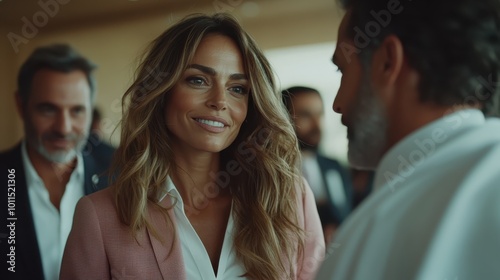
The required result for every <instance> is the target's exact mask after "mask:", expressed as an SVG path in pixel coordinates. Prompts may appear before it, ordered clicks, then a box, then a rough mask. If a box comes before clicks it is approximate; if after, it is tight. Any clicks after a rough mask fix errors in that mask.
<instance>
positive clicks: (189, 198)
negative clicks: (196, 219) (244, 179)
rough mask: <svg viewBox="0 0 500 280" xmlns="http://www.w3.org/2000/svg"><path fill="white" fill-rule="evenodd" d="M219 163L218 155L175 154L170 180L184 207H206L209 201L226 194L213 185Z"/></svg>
mask: <svg viewBox="0 0 500 280" xmlns="http://www.w3.org/2000/svg"><path fill="white" fill-rule="evenodd" d="M174 153H175V152H174ZM219 161H220V154H219V153H208V152H200V153H190V154H186V153H181V152H178V153H176V155H175V165H176V167H175V168H174V170H173V172H172V174H171V178H172V182H173V183H174V184H175V186H176V188H177V190H178V191H179V193H180V195H181V197H182V200H183V202H184V205H185V207H187V208H190V207H193V208H194V209H198V208H200V207H206V206H207V205H208V204H209V203H210V201H213V200H216V199H217V198H218V197H220V196H221V195H224V194H226V193H225V192H223V190H222V189H220V188H218V187H217V185H216V183H215V178H216V174H217V171H218V170H219Z"/></svg>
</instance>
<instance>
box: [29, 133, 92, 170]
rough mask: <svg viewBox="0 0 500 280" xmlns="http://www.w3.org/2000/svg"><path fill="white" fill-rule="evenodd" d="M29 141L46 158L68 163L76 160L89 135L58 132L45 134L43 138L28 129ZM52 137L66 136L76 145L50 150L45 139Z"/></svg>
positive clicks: (55, 161)
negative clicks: (60, 133) (64, 148)
mask: <svg viewBox="0 0 500 280" xmlns="http://www.w3.org/2000/svg"><path fill="white" fill-rule="evenodd" d="M26 136H27V141H28V142H29V143H30V144H31V147H32V148H33V149H35V150H36V151H37V152H38V153H39V154H40V155H41V156H43V157H44V158H45V159H46V160H48V161H50V162H54V163H61V164H66V163H69V162H70V161H72V160H74V159H75V157H76V155H77V154H78V152H80V151H81V150H82V149H83V147H84V146H85V144H86V142H87V141H86V139H87V137H86V136H85V135H77V134H74V133H73V134H69V135H65V136H63V135H59V134H58V133H54V132H52V133H49V134H46V135H43V136H42V138H39V137H36V136H33V135H30V133H28V131H26ZM50 138H64V139H66V140H68V141H73V142H75V146H74V147H72V148H70V149H68V150H62V149H61V150H58V151H53V152H51V151H48V150H47V149H46V148H45V146H44V145H43V140H44V139H50Z"/></svg>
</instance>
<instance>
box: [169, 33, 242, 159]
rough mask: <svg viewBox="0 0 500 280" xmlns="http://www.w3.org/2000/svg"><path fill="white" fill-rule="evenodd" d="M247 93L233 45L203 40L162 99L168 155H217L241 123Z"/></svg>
mask: <svg viewBox="0 0 500 280" xmlns="http://www.w3.org/2000/svg"><path fill="white" fill-rule="evenodd" d="M249 92H250V88H249V81H248V75H247V73H245V70H244V68H243V59H242V56H241V53H240V51H239V49H238V46H237V45H236V43H235V42H234V41H233V40H232V39H231V38H229V37H227V36H224V35H219V34H210V35H207V36H205V37H204V38H203V39H202V41H201V42H200V45H199V46H198V49H197V50H196V52H195V55H194V57H193V60H192V61H191V62H190V63H189V65H188V67H187V69H186V71H185V72H184V73H183V74H182V76H181V79H180V80H179V81H178V82H177V83H176V84H175V86H174V87H173V88H172V90H171V91H170V93H169V94H168V97H167V104H166V106H165V120H166V124H167V128H168V130H169V131H170V133H171V135H172V139H173V140H172V143H171V145H172V148H173V150H174V151H177V152H188V151H191V150H197V151H205V152H220V151H222V150H224V149H225V148H227V147H228V146H229V145H231V143H232V142H233V141H234V139H235V138H236V136H237V135H238V133H239V131H240V127H241V124H242V123H243V122H244V120H245V118H246V115H247V109H248V95H249Z"/></svg>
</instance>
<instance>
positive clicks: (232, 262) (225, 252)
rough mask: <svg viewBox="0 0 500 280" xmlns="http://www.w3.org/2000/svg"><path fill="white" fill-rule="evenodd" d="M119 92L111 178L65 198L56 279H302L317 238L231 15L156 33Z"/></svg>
mask: <svg viewBox="0 0 500 280" xmlns="http://www.w3.org/2000/svg"><path fill="white" fill-rule="evenodd" d="M123 100H124V102H123V103H124V108H127V109H126V110H124V112H125V113H124V118H123V121H122V131H121V142H120V146H119V147H118V149H117V152H116V154H117V156H116V159H115V165H114V169H115V170H119V172H117V173H116V174H118V175H117V177H116V180H115V182H114V183H113V186H111V187H110V188H108V189H106V190H104V191H102V192H98V193H95V195H91V196H88V197H85V198H83V199H82V200H81V201H80V202H79V204H78V206H77V209H76V213H75V219H74V224H73V229H72V231H71V234H70V236H69V238H68V241H67V246H66V249H65V253H64V258H63V264H62V269H61V279H111V278H112V279H115V278H116V279H122V278H126V279H129V278H130V279H162V278H163V279H245V278H246V279H311V278H313V277H314V274H315V272H316V269H317V267H318V265H319V262H320V261H321V260H322V259H323V254H324V241H323V236H322V231H321V224H320V221H319V218H318V214H317V212H316V210H315V209H316V207H315V204H314V200H313V196H312V193H311V191H310V190H309V187H308V186H307V184H306V183H304V181H303V180H301V179H299V177H298V175H297V171H296V169H295V163H296V161H297V159H298V153H299V152H298V145H297V139H296V138H295V136H294V135H295V134H294V131H293V128H292V126H291V124H290V122H289V120H288V119H287V112H286V110H285V108H284V107H283V105H282V104H281V99H280V95H279V94H278V92H277V91H276V90H275V87H274V81H273V74H272V71H271V67H270V65H269V63H268V61H267V60H266V58H265V57H264V56H263V54H262V52H261V51H260V50H259V49H258V48H257V46H256V44H255V43H254V41H253V40H252V39H251V38H250V37H249V35H248V34H246V33H245V32H244V31H243V30H242V29H241V27H240V26H239V24H238V23H237V22H236V21H235V20H234V19H233V18H232V17H230V16H228V15H224V14H217V15H214V16H211V17H210V16H204V15H194V16H190V17H188V18H186V19H184V20H182V21H181V22H179V23H177V24H176V25H174V26H172V27H171V28H169V29H168V30H167V31H165V32H164V33H163V34H162V35H160V36H159V37H158V38H157V39H156V40H155V41H154V42H153V43H152V45H151V47H150V50H149V52H148V53H147V55H146V56H145V59H144V60H143V62H142V64H141V66H140V68H139V70H138V74H137V78H136V80H135V82H134V84H133V85H132V86H131V87H130V89H129V90H128V91H127V92H126V93H125V96H124V99H123ZM127 277H129V278H127ZM240 277H241V278H240Z"/></svg>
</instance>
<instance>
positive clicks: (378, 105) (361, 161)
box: [347, 74, 388, 169]
mask: <svg viewBox="0 0 500 280" xmlns="http://www.w3.org/2000/svg"><path fill="white" fill-rule="evenodd" d="M365 76H366V75H364V74H363V78H362V81H361V85H360V89H359V91H358V92H357V95H356V96H357V97H356V100H355V103H354V106H353V108H352V115H351V118H350V123H349V127H348V131H347V137H348V139H349V151H348V158H349V162H350V164H351V165H352V166H353V167H355V168H358V169H376V167H377V165H378V164H379V162H380V160H381V159H382V156H383V154H384V151H385V147H386V144H387V143H386V142H387V136H386V134H387V127H388V120H387V117H386V114H385V108H384V106H383V104H382V102H381V101H380V100H379V98H378V97H377V96H376V94H375V92H374V90H373V88H372V87H371V83H370V81H369V79H367V78H366V77H365Z"/></svg>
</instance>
